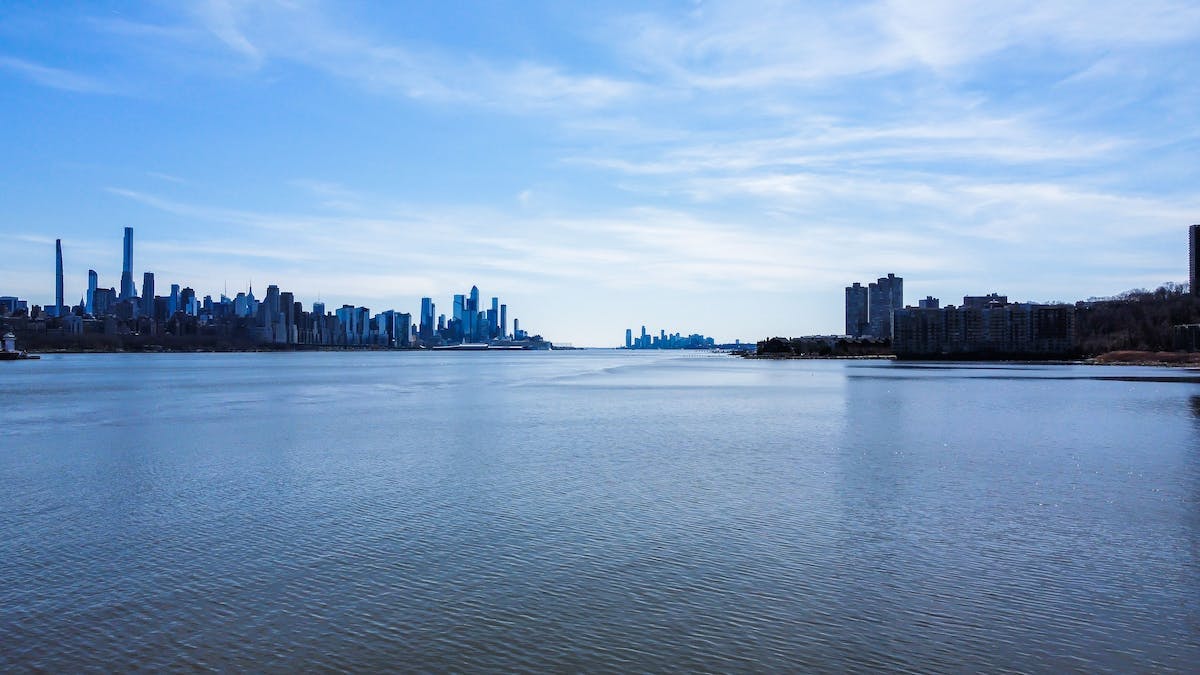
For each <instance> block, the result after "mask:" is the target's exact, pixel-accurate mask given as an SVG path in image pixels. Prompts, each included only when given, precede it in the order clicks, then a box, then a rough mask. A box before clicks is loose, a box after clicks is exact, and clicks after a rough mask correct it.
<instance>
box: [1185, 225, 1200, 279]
mask: <svg viewBox="0 0 1200 675" xmlns="http://www.w3.org/2000/svg"><path fill="white" fill-rule="evenodd" d="M1188 285H1189V286H1190V287H1191V291H1192V295H1200V225H1192V226H1191V227H1189V228H1188Z"/></svg>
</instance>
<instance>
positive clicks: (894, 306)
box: [867, 274, 904, 339]
mask: <svg viewBox="0 0 1200 675" xmlns="http://www.w3.org/2000/svg"><path fill="white" fill-rule="evenodd" d="M867 300H868V307H867V324H868V333H869V334H870V335H871V336H872V337H877V338H881V339H891V337H892V313H893V312H895V311H896V310H898V309H903V308H904V279H903V278H901V277H898V276H896V275H895V274H888V275H887V276H886V277H880V278H879V279H877V280H876V281H875V282H874V283H872V284H869V285H868V286H867Z"/></svg>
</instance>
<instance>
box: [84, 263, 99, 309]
mask: <svg viewBox="0 0 1200 675" xmlns="http://www.w3.org/2000/svg"><path fill="white" fill-rule="evenodd" d="M99 284H100V277H99V276H98V275H97V274H96V270H88V289H87V296H86V297H84V299H83V301H84V305H83V311H84V312H86V313H88V314H92V313H94V312H95V311H96V287H97V286H99Z"/></svg>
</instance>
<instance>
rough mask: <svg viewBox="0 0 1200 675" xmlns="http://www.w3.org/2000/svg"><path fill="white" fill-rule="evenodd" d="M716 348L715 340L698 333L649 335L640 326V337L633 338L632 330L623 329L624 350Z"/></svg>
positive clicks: (643, 327)
mask: <svg viewBox="0 0 1200 675" xmlns="http://www.w3.org/2000/svg"><path fill="white" fill-rule="evenodd" d="M736 344H738V345H740V344H741V343H740V342H738V343H736ZM716 346H717V342H716V340H714V339H713V338H710V337H705V336H703V335H700V334H699V333H692V334H691V335H686V336H685V335H681V334H679V333H671V334H670V335H668V334H667V331H665V330H663V331H659V334H658V335H651V334H649V333H647V332H646V327H645V326H642V333H641V335H639V336H637V337H635V336H634V335H633V329H632V328H626V329H625V349H712V348H714V347H716Z"/></svg>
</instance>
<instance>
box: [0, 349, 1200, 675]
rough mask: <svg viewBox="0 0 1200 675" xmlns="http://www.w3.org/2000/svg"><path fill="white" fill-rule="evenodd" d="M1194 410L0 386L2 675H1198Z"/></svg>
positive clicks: (992, 378) (1062, 403) (690, 360)
mask: <svg viewBox="0 0 1200 675" xmlns="http://www.w3.org/2000/svg"><path fill="white" fill-rule="evenodd" d="M1196 375H1197V374H1196V373H1194V372H1191V371H1184V370H1167V369H1151V368H1136V367H1083V366H1078V367H1076V366H1019V365H1012V366H1009V365H992V366H985V365H939V364H915V365H906V364H896V363H890V362H879V361H785V362H763V361H747V360H741V359H737V358H733V357H728V356H721V355H710V354H673V353H627V352H617V351H606V350H597V351H583V352H566V353H504V354H487V353H297V354H179V355H120V354H114V355H63V356H57V355H48V356H46V357H44V358H43V360H42V361H34V362H17V363H10V364H0V391H2V396H3V398H2V402H0V670H4V671H13V670H16V671H25V670H47V671H54V672H75V671H79V670H84V669H96V670H104V671H126V670H131V669H134V668H142V669H152V670H163V669H171V670H196V669H215V670H229V669H235V670H238V669H244V670H260V671H262V670H265V671H279V672H283V671H288V672H290V671H296V670H355V671H360V670H384V669H387V670H428V671H481V670H487V671H513V670H555V671H591V672H594V671H675V670H681V669H682V670H716V671H813V670H828V671H856V670H857V671H868V670H870V671H875V670H911V671H964V670H987V671H995V670H1017V671H1034V672H1062V671H1068V670H1073V671H1091V672H1095V671H1114V672H1136V671H1147V670H1161V671H1188V670H1192V671H1193V672H1194V669H1195V668H1196V664H1198V663H1200V380H1197V377H1196Z"/></svg>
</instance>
